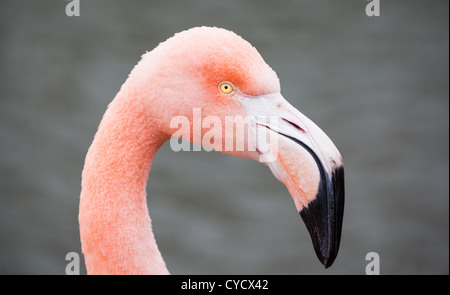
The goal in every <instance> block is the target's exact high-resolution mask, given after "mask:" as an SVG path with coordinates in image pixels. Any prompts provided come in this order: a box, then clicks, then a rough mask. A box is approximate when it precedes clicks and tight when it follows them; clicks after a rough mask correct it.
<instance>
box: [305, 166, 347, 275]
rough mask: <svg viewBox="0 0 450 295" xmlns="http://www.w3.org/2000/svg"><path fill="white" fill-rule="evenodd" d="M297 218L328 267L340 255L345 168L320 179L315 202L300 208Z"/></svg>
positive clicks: (340, 168)
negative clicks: (298, 217)
mask: <svg viewBox="0 0 450 295" xmlns="http://www.w3.org/2000/svg"><path fill="white" fill-rule="evenodd" d="M299 213H300V216H301V217H302V219H303V221H304V222H305V225H306V227H307V228H308V231H309V234H310V235H311V239H312V242H313V246H314V250H315V251H316V254H317V257H318V258H319V260H320V262H322V264H323V265H324V266H325V268H328V267H330V266H331V265H332V264H333V262H334V260H335V259H336V256H337V254H338V251H339V245H340V241H341V232H342V221H343V216H344V167H342V166H341V167H338V168H336V169H334V170H333V174H332V176H331V178H330V177H329V176H328V174H326V175H325V179H323V178H321V180H320V184H319V191H318V192H317V195H316V198H315V199H314V200H313V201H312V202H310V203H309V204H308V206H307V207H306V208H303V209H302V210H301V211H300V212H299Z"/></svg>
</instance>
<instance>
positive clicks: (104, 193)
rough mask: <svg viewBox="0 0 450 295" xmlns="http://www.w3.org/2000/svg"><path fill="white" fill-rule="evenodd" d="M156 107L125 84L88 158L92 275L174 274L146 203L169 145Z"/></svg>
mask: <svg viewBox="0 0 450 295" xmlns="http://www.w3.org/2000/svg"><path fill="white" fill-rule="evenodd" d="M151 105H152V104H151V103H150V102H149V101H148V98H147V99H145V98H144V97H143V96H142V95H141V94H140V92H139V91H137V90H136V89H134V88H132V87H127V85H126V84H124V86H122V89H121V91H120V92H119V93H118V94H117V96H116V98H115V99H114V100H113V101H112V102H111V104H110V105H109V106H108V109H107V111H106V112H105V115H104V116H103V119H102V121H101V123H100V126H99V128H98V131H97V133H96V135H95V138H94V141H93V143H92V145H91V147H90V148H89V151H88V153H87V156H86V160H85V166H84V169H83V175H82V190H81V196H80V212H79V222H80V236H81V243H82V250H83V253H84V255H85V262H86V268H87V271H88V273H89V274H168V271H167V268H166V265H165V263H164V261H163V258H162V256H161V253H160V252H159V250H158V247H157V245H156V241H155V238H154V235H153V232H152V226H151V220H150V216H149V214H148V208H147V201H146V183H147V179H148V174H149V172H150V168H151V163H152V160H153V158H154V156H155V154H156V152H157V151H158V149H159V148H160V147H161V145H162V144H163V143H164V142H165V141H166V140H167V139H168V138H167V136H165V135H164V134H162V133H161V132H160V130H158V127H155V126H160V125H159V124H157V122H156V121H157V119H156V118H155V117H154V116H153V114H154V113H155V112H156V111H157V110H153V109H152V106H151Z"/></svg>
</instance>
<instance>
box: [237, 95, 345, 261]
mask: <svg viewBox="0 0 450 295" xmlns="http://www.w3.org/2000/svg"><path fill="white" fill-rule="evenodd" d="M238 100H239V102H240V103H241V105H242V107H243V109H244V111H245V112H246V114H247V116H248V117H247V120H248V122H249V126H250V127H249V128H250V134H253V138H254V145H255V147H256V151H257V153H258V155H259V159H258V160H259V161H260V162H263V163H265V164H266V165H267V166H269V168H270V169H271V171H272V173H273V174H274V175H275V177H277V179H278V180H280V181H281V182H282V183H284V184H285V185H286V187H287V189H288V190H289V192H290V194H291V196H292V198H293V199H294V203H295V205H296V208H297V211H298V212H299V213H300V216H301V217H302V219H303V221H304V223H305V225H306V227H307V229H308V231H309V234H310V235H311V238H312V242H313V246H314V250H315V252H316V254H317V257H318V258H319V260H320V262H321V263H322V264H323V265H324V266H325V268H328V267H330V266H331V265H332V264H333V262H334V260H335V259H336V256H337V253H338V250H339V244H340V239H341V228H342V219H343V212H344V168H343V162H342V157H341V155H340V153H339V151H338V150H337V148H336V147H335V146H334V144H333V142H332V141H331V140H330V139H329V138H328V136H327V135H326V134H325V133H324V132H323V131H322V130H321V129H320V128H319V127H318V126H317V125H316V124H314V123H313V122H312V121H311V120H309V119H308V118H307V117H306V116H304V115H303V114H302V113H300V112H299V111H298V110H297V109H295V108H294V107H293V106H291V105H290V104H289V103H288V102H287V101H286V100H285V99H284V98H283V97H282V96H281V94H280V93H276V94H268V95H263V96H258V97H247V96H243V95H241V96H239V98H238Z"/></svg>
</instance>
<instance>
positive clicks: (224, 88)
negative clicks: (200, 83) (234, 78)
mask: <svg viewBox="0 0 450 295" xmlns="http://www.w3.org/2000/svg"><path fill="white" fill-rule="evenodd" d="M219 90H220V91H221V92H222V93H224V94H230V93H231V92H233V86H232V85H231V84H230V83H229V82H222V83H220V85H219Z"/></svg>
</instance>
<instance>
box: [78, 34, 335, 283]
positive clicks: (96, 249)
mask: <svg viewBox="0 0 450 295" xmlns="http://www.w3.org/2000/svg"><path fill="white" fill-rule="evenodd" d="M194 108H198V109H201V117H200V118H195V116H193V109H194ZM176 116H185V117H186V118H188V119H189V120H190V124H191V127H192V126H194V125H195V124H199V122H198V120H203V119H205V118H207V117H208V116H214V117H215V118H218V119H219V121H220V122H221V124H222V126H219V127H223V128H222V130H223V136H222V138H221V141H219V140H218V141H219V142H214V144H212V143H211V142H210V141H206V142H205V141H201V138H202V136H203V135H204V134H205V133H206V132H207V128H201V131H200V132H201V134H200V135H201V136H194V134H193V133H195V132H194V131H192V128H191V131H190V134H189V135H190V137H189V139H190V141H191V142H192V143H195V144H199V145H204V146H209V147H211V148H213V149H215V150H218V151H220V152H223V153H226V154H229V155H232V156H236V157H244V158H250V159H255V160H257V161H260V162H262V163H263V164H265V165H267V166H268V167H269V168H270V169H271V171H272V172H273V174H274V175H275V177H276V178H277V179H278V180H279V181H281V182H282V183H284V184H285V185H286V187H287V189H288V191H289V193H290V194H291V196H292V198H293V200H294V203H295V206H296V209H297V211H298V212H299V214H300V216H301V217H302V219H303V220H304V222H305V224H306V227H307V229H308V231H309V233H310V235H311V238H312V242H313V247H314V249H315V252H316V254H317V257H318V258H319V260H320V261H321V263H322V264H323V265H324V266H325V268H327V267H329V266H331V264H332V263H333V261H334V260H335V258H336V255H337V252H338V249H339V244H340V238H341V227H342V218H343V206H344V170H343V161H342V157H341V155H340V153H339V151H338V150H337V148H336V147H335V145H334V144H333V143H332V141H331V140H330V139H329V138H328V136H327V135H326V134H325V133H324V132H323V131H322V130H321V129H320V128H319V127H318V126H317V125H315V124H314V123H313V122H312V121H311V120H309V119H308V118H307V117H306V116H304V115H303V114H302V113H301V112H300V111H298V110H297V109H296V108H294V107H293V106H292V105H290V104H289V103H288V102H287V101H286V100H285V99H284V98H283V96H282V95H281V93H280V83H279V79H278V77H277V75H276V73H275V72H274V71H273V70H272V69H271V68H270V67H269V66H268V65H267V64H266V62H265V61H264V60H263V58H262V57H261V55H260V54H259V53H258V51H257V50H256V49H255V48H254V47H253V46H252V45H250V43H248V42H247V41H245V40H244V39H243V38H241V37H240V36H238V35H237V34H235V33H233V32H231V31H228V30H226V29H221V28H216V27H196V28H192V29H189V30H185V31H182V32H180V33H177V34H175V35H174V36H173V37H171V38H169V39H167V40H166V41H165V42H162V43H160V44H159V45H158V46H157V47H156V48H155V49H153V50H152V51H150V52H147V53H145V54H143V55H142V58H141V60H140V61H139V63H138V64H137V65H136V66H135V67H134V69H133V70H132V71H131V73H130V75H129V76H128V79H127V80H126V82H125V83H124V84H123V85H122V87H121V88H120V90H119V92H118V93H117V95H116V97H115V98H114V99H113V101H112V102H111V103H110V104H109V105H108V108H107V110H106V112H105V114H104V115H103V118H102V120H101V122H100V125H99V127H98V130H97V132H96V134H95V137H94V140H93V142H92V144H91V146H90V148H89V150H88V152H87V155H86V159H85V164H84V168H83V172H82V182H81V187H82V188H81V195H80V207H79V225H80V238H81V244H82V251H83V254H84V257H85V264H86V269H87V272H88V274H169V271H168V269H167V267H166V264H165V262H164V260H163V258H162V255H161V252H160V251H159V249H158V246H157V243H156V241H155V237H154V234H153V232H152V223H151V219H150V216H149V213H148V207H147V197H146V186H147V179H148V175H149V172H150V168H151V165H152V160H153V159H154V157H155V155H156V153H157V151H158V149H159V148H160V147H161V146H162V145H163V143H164V142H166V141H167V140H169V139H170V138H171V137H172V135H174V134H175V131H176V129H174V128H173V126H171V125H170V122H171V119H172V118H174V117H176ZM227 116H240V117H241V118H244V122H245V124H246V126H247V127H248V128H247V129H246V130H247V131H246V132H245V133H244V134H234V133H233V132H226V131H229V130H226V129H227V128H226V126H225V123H224V122H225V119H226V117H227ZM262 117H270V118H275V119H276V120H270V121H268V120H259V119H255V118H262ZM200 124H201V123H200ZM200 126H202V125H200ZM203 127H205V126H203ZM205 129H206V130H205ZM258 134H259V135H258ZM261 134H265V135H264V136H260V135H261ZM269 136H272V137H275V138H276V139H277V140H276V142H277V143H276V144H275V143H273V141H271V142H269V140H268V138H269ZM250 138H251V139H253V140H251V141H248V142H249V144H247V145H246V148H245V149H244V150H238V149H236V148H235V149H231V150H230V149H228V150H227V149H225V148H224V146H225V142H226V141H227V140H243V139H250ZM252 147H253V148H252ZM262 150H264V151H262ZM270 157H271V158H270ZM269 158H270V159H269Z"/></svg>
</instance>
